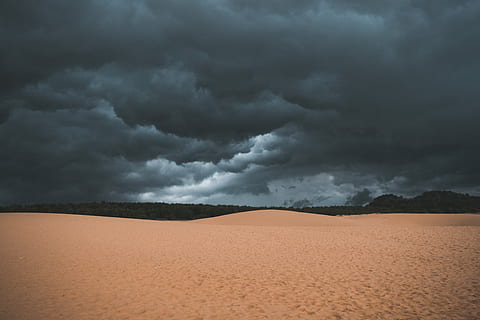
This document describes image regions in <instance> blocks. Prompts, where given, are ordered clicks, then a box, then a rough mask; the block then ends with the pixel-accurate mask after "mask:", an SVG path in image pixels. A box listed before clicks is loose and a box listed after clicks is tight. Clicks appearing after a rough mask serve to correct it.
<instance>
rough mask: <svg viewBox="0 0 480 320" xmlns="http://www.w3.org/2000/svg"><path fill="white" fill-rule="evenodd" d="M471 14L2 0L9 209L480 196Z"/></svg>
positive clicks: (478, 94)
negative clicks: (438, 193) (431, 193)
mask: <svg viewBox="0 0 480 320" xmlns="http://www.w3.org/2000/svg"><path fill="white" fill-rule="evenodd" d="M479 17H480V3H479V2H478V1H446V0H445V1H435V2H432V1H416V2H407V1H404V2H399V1H373V0H372V1H361V2H358V1H309V0H302V1H295V2H292V1H274V2H268V3H266V2H261V1H260V2H259V1H249V0H237V1H227V0H212V1H201V2H199V1H187V0H184V1H162V2H158V1H148V0H143V1H142V0H137V1H121V0H119V1H108V0H90V1H79V2H75V3H66V2H64V1H58V0H47V1H44V2H42V6H39V5H38V4H37V3H36V2H34V1H8V0H7V1H2V3H1V4H0V35H1V39H2V40H1V41H0V68H1V72H2V77H1V79H0V88H1V89H0V90H1V91H0V99H1V100H0V143H1V145H0V146H1V147H2V157H1V158H0V167H1V170H2V179H1V181H0V202H2V203H11V202H25V201H28V202H43V201H84V200H121V199H127V200H137V199H138V200H166V201H183V202H188V201H192V202H198V201H203V202H213V203H217V202H241V203H252V204H282V203H285V201H286V202H287V203H297V204H298V203H311V204H312V205H317V204H330V203H333V204H337V203H338V204H341V202H342V201H343V202H345V201H350V202H352V201H355V203H357V202H358V201H357V198H358V199H360V198H361V197H362V196H363V195H365V190H367V191H368V192H369V196H376V195H378V194H380V193H382V192H399V193H402V194H406V195H409V194H413V193H415V192H418V191H423V190H425V189H435V188H440V189H454V190H459V191H468V192H472V193H478V192H480V189H479V186H480V174H479V173H478V163H480V152H479V150H480V142H479V141H480V139H479V138H480V133H479V129H478V125H477V122H478V120H477V119H479V118H480V109H479V107H478V106H479V102H480V91H479V90H478V89H477V86H478V74H479V72H480V62H479V59H478V57H479V56H480V44H479V42H478V41H477V39H478V38H479V36H480V23H478V21H479ZM286 184H290V185H289V186H291V187H293V188H290V189H288V188H282V187H281V186H282V185H286ZM362 199H363V198H362ZM352 203H353V202H352Z"/></svg>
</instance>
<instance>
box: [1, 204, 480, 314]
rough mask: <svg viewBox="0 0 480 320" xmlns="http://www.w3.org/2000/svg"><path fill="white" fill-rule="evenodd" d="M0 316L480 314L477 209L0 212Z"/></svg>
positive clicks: (479, 241) (479, 253) (479, 259)
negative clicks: (163, 217)
mask: <svg viewBox="0 0 480 320" xmlns="http://www.w3.org/2000/svg"><path fill="white" fill-rule="evenodd" d="M0 319H2V320H3V319H5V320H6V319H8V320H14V319H35V320H41V319H95V320H97V319H162V320H163V319H182V320H183V319H219V320H223V319H480V215H403V214H395V215H365V216H355V217H327V216H321V215H309V214H302V213H295V212H276V211H268V212H265V211H263V212H250V213H243V214H234V215H228V216H223V217H217V218H210V219H204V220H198V221H192V222H175V221H147V220H133V219H120V218H107V217H92V216H77V215H61V214H28V213H25V214H20V213H14V214H0Z"/></svg>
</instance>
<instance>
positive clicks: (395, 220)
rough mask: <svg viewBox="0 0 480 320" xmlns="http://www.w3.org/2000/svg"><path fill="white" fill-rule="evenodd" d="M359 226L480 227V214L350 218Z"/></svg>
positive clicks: (389, 215) (360, 216) (421, 214)
mask: <svg viewBox="0 0 480 320" xmlns="http://www.w3.org/2000/svg"><path fill="white" fill-rule="evenodd" d="M348 219H349V220H350V221H352V222H353V221H354V222H355V223H357V224H364V225H365V224H367V225H368V224H370V225H376V224H388V225H398V226H402V225H403V226H432V227H433V226H480V214H441V213H428V214H425V213H420V214H415V213H408V214H405V213H389V214H366V215H358V216H349V217H348Z"/></svg>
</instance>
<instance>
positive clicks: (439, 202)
mask: <svg viewBox="0 0 480 320" xmlns="http://www.w3.org/2000/svg"><path fill="white" fill-rule="evenodd" d="M260 209H283V210H296V211H302V212H310V213H318V214H326V215H332V216H335V215H355V214H367V213H395V212H403V213H480V197H476V196H470V195H468V194H461V193H455V192H451V191H429V192H425V193H423V194H421V195H419V196H417V197H413V198H404V197H401V196H397V195H393V194H387V195H382V196H380V197H377V198H375V199H373V200H372V201H371V202H370V203H369V204H367V205H365V206H328V207H304V208H292V207H252V206H234V205H207V204H178V203H176V204H171V203H159V202H87V203H48V204H28V205H10V206H4V207H0V212H50V213H72V214H86V215H97V216H109V217H124V218H139V219H153V220H192V219H201V218H208V217H214V216H220V215H225V214H229V213H236V212H242V211H249V210H260Z"/></svg>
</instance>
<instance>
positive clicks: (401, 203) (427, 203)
mask: <svg viewBox="0 0 480 320" xmlns="http://www.w3.org/2000/svg"><path fill="white" fill-rule="evenodd" d="M368 207H369V208H372V209H378V211H380V212H452V213H455V212H480V197H475V196H470V195H468V194H463V193H456V192H452V191H428V192H424V193H422V194H421V195H419V196H416V197H414V198H403V197H399V196H396V195H393V194H388V195H383V196H380V197H378V198H375V199H374V200H373V201H372V202H370V204H369V205H368Z"/></svg>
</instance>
